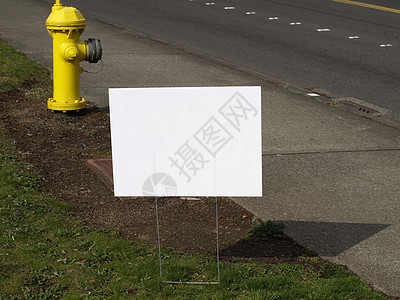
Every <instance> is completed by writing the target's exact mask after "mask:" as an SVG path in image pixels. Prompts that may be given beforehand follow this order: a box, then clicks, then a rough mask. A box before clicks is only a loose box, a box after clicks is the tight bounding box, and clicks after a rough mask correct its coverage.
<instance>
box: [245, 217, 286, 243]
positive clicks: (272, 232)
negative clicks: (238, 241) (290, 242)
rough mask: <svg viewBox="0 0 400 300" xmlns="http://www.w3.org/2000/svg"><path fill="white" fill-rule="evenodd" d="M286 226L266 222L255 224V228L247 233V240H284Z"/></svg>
mask: <svg viewBox="0 0 400 300" xmlns="http://www.w3.org/2000/svg"><path fill="white" fill-rule="evenodd" d="M284 229H285V225H284V224H283V223H275V222H272V221H269V220H268V221H265V222H261V223H258V222H257V221H255V222H253V227H252V228H251V229H250V230H249V232H248V233H247V238H256V239H260V240H266V241H267V240H269V239H271V238H283V237H284V236H285V234H284V231H283V230H284Z"/></svg>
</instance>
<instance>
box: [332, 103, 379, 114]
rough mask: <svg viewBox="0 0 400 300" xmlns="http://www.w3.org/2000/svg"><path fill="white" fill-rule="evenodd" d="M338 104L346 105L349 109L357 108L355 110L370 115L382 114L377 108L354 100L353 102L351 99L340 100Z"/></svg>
mask: <svg viewBox="0 0 400 300" xmlns="http://www.w3.org/2000/svg"><path fill="white" fill-rule="evenodd" d="M338 104H339V105H340V106H344V107H346V108H348V109H351V110H355V111H358V112H360V113H364V114H368V115H381V114H382V112H380V111H378V110H375V109H372V108H370V107H367V106H364V105H360V104H358V103H354V102H351V101H348V100H344V101H340V102H339V103H338Z"/></svg>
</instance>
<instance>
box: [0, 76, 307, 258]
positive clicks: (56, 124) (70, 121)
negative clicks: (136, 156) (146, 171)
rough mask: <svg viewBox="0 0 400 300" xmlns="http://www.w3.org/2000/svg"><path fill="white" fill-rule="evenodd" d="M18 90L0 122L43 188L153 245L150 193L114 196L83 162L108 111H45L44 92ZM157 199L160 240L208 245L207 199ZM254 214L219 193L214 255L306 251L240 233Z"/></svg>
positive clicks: (103, 147) (211, 213) (102, 131)
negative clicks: (217, 252) (39, 95)
mask: <svg viewBox="0 0 400 300" xmlns="http://www.w3.org/2000/svg"><path fill="white" fill-rule="evenodd" d="M27 85H28V86H29V87H32V86H35V87H37V84H35V83H32V82H31V83H29V84H27ZM26 88H27V86H25V87H24V89H25V90H26ZM22 90H23V89H22ZM22 90H21V91H19V92H17V93H13V94H2V95H0V111H1V122H2V124H1V126H2V127H4V128H5V130H6V132H7V134H8V136H9V138H11V139H12V140H14V141H15V144H16V147H17V149H18V150H19V151H20V153H21V156H22V157H23V159H24V160H25V161H26V162H28V163H29V164H31V165H33V166H34V168H35V169H37V170H39V172H40V174H41V177H42V187H43V189H44V190H45V191H46V192H50V193H52V194H53V195H54V196H55V197H57V199H60V200H63V201H67V202H70V203H72V204H73V205H74V213H75V215H76V216H78V217H80V218H82V219H83V220H84V222H85V223H86V224H88V225H89V226H96V227H112V228H116V229H117V230H118V231H119V232H120V233H121V235H122V236H124V237H125V238H127V239H131V240H137V239H140V240H142V241H144V242H146V243H149V244H153V245H156V244H157V231H156V217H155V199H154V198H136V199H132V198H117V197H114V196H113V193H112V191H111V189H110V188H109V187H107V185H106V184H104V182H102V181H101V180H100V178H99V177H97V176H96V175H95V173H94V172H92V171H91V170H90V169H89V168H88V167H87V165H86V164H85V161H86V160H87V159H92V158H101V157H110V156H111V145H110V129H109V116H108V115H107V114H105V113H103V112H101V111H100V110H99V109H97V108H96V107H95V106H93V105H89V107H88V108H87V109H85V110H84V111H82V112H80V113H70V114H63V113H53V112H51V111H49V110H47V109H46V99H32V97H27V95H26V93H24V92H22ZM158 205H159V215H160V222H161V223H160V225H161V239H162V244H163V245H164V246H169V247H173V248H175V249H178V250H182V251H189V252H190V251H200V252H213V251H215V242H216V235H215V200H214V199H200V200H186V199H182V198H160V199H158ZM254 218H255V217H254V215H252V214H251V213H249V212H248V211H246V210H244V209H243V208H241V207H239V206H238V205H237V204H235V203H234V202H233V201H231V200H230V199H227V198H221V199H219V233H220V248H221V257H222V258H225V259H230V258H232V257H239V258H244V259H248V260H259V261H263V262H267V263H280V262H296V263H301V260H298V259H297V257H299V256H301V255H304V254H305V253H307V251H306V250H305V249H304V248H302V247H301V246H300V245H298V244H296V243H295V242H294V241H292V240H291V239H289V238H283V239H272V240H269V241H259V240H249V241H242V239H243V238H244V237H245V236H246V233H247V231H248V230H249V229H250V228H251V226H252V221H253V219H254Z"/></svg>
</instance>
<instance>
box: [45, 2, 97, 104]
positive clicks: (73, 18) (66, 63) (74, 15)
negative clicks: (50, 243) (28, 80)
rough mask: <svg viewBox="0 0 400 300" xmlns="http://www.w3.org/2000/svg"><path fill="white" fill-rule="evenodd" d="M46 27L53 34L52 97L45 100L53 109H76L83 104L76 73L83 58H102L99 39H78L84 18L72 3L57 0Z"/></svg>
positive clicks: (84, 24)
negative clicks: (71, 5)
mask: <svg viewBox="0 0 400 300" xmlns="http://www.w3.org/2000/svg"><path fill="white" fill-rule="evenodd" d="M46 26H47V31H48V32H49V34H50V35H51V36H52V38H53V98H50V99H49V100H48V102H47V107H48V109H50V110H52V111H63V112H67V111H79V110H81V109H84V108H85V107H86V102H85V99H83V98H81V96H80V83H79V76H80V74H81V73H82V68H81V67H80V65H79V63H80V62H81V61H83V60H88V61H89V62H92V63H96V62H97V61H99V60H100V59H101V55H102V49H101V45H100V40H98V39H89V40H88V41H81V40H80V36H81V35H82V33H83V31H84V30H85V27H86V20H85V18H84V17H83V16H82V14H81V13H80V12H79V10H77V9H76V8H73V7H66V6H63V5H62V4H61V1H60V0H57V1H56V4H54V6H53V7H52V12H51V14H50V15H49V17H48V18H47V20H46Z"/></svg>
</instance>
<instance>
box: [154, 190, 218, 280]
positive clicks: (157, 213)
mask: <svg viewBox="0 0 400 300" xmlns="http://www.w3.org/2000/svg"><path fill="white" fill-rule="evenodd" d="M155 206H156V219H157V239H158V257H159V263H160V281H161V282H162V283H167V284H199V285H202V284H203V285H207V284H214V285H218V284H220V283H221V272H220V259H219V229H218V198H217V197H215V231H216V254H217V278H218V279H217V281H168V280H163V268H162V254H161V236H160V222H159V211H158V197H156V198H155Z"/></svg>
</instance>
